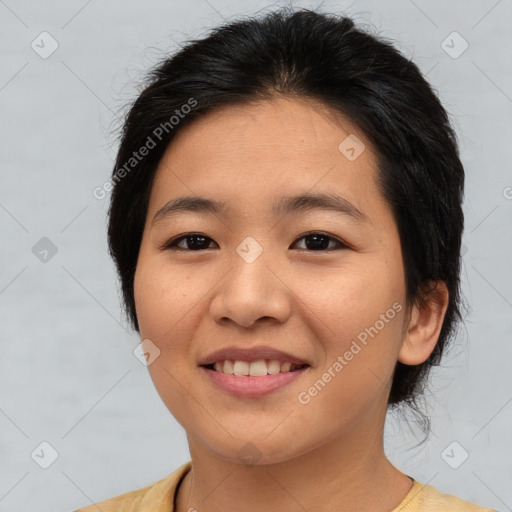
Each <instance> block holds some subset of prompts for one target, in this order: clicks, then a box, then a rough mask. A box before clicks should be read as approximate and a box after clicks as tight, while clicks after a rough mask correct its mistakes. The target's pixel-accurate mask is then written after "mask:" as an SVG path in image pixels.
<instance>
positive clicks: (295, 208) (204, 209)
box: [151, 193, 369, 224]
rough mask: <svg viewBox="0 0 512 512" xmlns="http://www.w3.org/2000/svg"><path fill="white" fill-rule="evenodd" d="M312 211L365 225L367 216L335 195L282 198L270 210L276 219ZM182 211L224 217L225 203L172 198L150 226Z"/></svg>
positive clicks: (304, 195)
mask: <svg viewBox="0 0 512 512" xmlns="http://www.w3.org/2000/svg"><path fill="white" fill-rule="evenodd" d="M314 210H328V211H334V212H337V213H341V214H343V215H346V216H347V217H348V218H350V219H352V220H355V221H357V222H368V221H369V219H368V217H367V216H366V215H365V214H364V213H363V212H362V211H361V210H359V209H358V208H357V207H356V206H355V205H354V204H352V203H351V202H350V201H349V200H348V199H345V198H344V197H341V196H338V195H337V194H334V193H332V194H324V193H318V194H310V193H304V194H299V195H295V196H287V197H281V198H280V199H279V200H278V201H277V202H275V203H274V205H273V207H272V213H273V214H274V215H275V216H284V215H287V214H290V213H293V214H301V213H307V212H310V211H314ZM181 212H198V213H210V214H226V212H227V204H226V203H224V202H222V201H216V200H213V199H208V198H206V197H199V196H183V197H177V198H175V199H171V200H170V201H168V202H167V203H166V204H165V205H164V206H162V208H160V209H159V210H158V211H157V212H156V213H155V215H154V217H153V220H152V221H151V224H154V223H155V222H157V221H159V220H161V219H163V218H164V217H169V216H172V215H176V214H178V213H181Z"/></svg>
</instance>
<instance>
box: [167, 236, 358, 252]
mask: <svg viewBox="0 0 512 512" xmlns="http://www.w3.org/2000/svg"><path fill="white" fill-rule="evenodd" d="M312 235H322V236H323V237H326V238H328V239H329V242H330V241H334V242H336V243H337V244H338V247H337V248H333V249H325V250H321V249H320V250H318V251H314V250H308V249H303V250H304V251H306V252H327V253H330V252H332V251H335V250H339V249H349V248H350V247H349V245H348V244H346V243H344V242H342V241H341V240H340V239H339V238H336V237H334V236H332V235H329V234H328V233H324V232H322V231H310V232H309V233H304V234H303V235H301V236H300V237H299V238H297V239H296V240H295V242H297V241H298V240H301V239H303V238H306V237H308V236H312ZM194 236H199V237H203V238H206V239H210V240H212V239H211V238H210V237H208V236H206V235H203V234H202V233H187V234H185V235H181V236H179V237H177V238H174V239H172V240H169V241H168V242H166V243H165V244H164V245H163V246H162V247H161V249H162V250H165V249H167V250H171V251H184V252H201V251H205V250H207V249H197V250H192V249H184V248H183V247H178V243H179V242H180V241H182V240H186V239H187V238H192V237H194ZM212 241H213V240H212ZM295 242H294V243H295Z"/></svg>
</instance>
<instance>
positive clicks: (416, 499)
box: [392, 480, 497, 512]
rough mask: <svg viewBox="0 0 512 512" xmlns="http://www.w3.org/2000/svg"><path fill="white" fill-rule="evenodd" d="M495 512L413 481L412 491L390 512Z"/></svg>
mask: <svg viewBox="0 0 512 512" xmlns="http://www.w3.org/2000/svg"><path fill="white" fill-rule="evenodd" d="M446 510H449V511H450V512H497V511H496V510H495V509H491V508H486V507H482V506H480V505H477V504H476V503H472V502H470V501H466V500H463V499H462V498H458V497H457V496H453V495H451V494H445V493H441V492H439V491H438V490H437V489H436V488H435V487H433V486H432V485H428V484H422V483H420V482H418V481H417V480H415V481H414V485H413V487H412V489H411V490H410V491H409V493H408V494H407V496H406V497H405V498H404V500H403V501H402V503H400V505H399V506H398V507H397V508H396V509H394V510H393V511H392V512H444V511H446Z"/></svg>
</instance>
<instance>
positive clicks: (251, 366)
mask: <svg viewBox="0 0 512 512" xmlns="http://www.w3.org/2000/svg"><path fill="white" fill-rule="evenodd" d="M201 366H202V367H203V368H206V369H208V370H212V371H216V372H218V373H222V374H225V375H235V376H238V377H264V376H266V375H275V374H278V373H290V372H296V371H298V370H301V369H303V368H306V367H308V366H309V365H308V364H293V363H290V362H282V361H277V360H263V359H262V360H259V361H253V362H248V361H233V360H225V361H219V362H216V363H211V364H204V365H201Z"/></svg>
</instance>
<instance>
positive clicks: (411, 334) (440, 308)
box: [398, 281, 449, 365]
mask: <svg viewBox="0 0 512 512" xmlns="http://www.w3.org/2000/svg"><path fill="white" fill-rule="evenodd" d="M430 284H431V285H432V286H431V288H429V291H428V292H427V293H426V294H425V295H424V296H423V300H422V301H421V305H417V304H414V305H413V306H412V311H411V315H410V320H409V325H408V326H407V328H406V329H405V334H404V339H403V341H402V346H401V348H400V352H399V353H398V360H399V361H400V362H401V363H403V364H408V365H417V364H421V363H423V362H424V361H426V360H427V358H428V356H429V355H430V354H431V353H432V351H433V350H434V348H435V346H436V344H437V340H438V339H439V333H440V332H441V328H442V326H443V320H444V315H445V313H446V310H447V308H448V299H449V292H448V288H447V286H446V283H445V282H444V281H432V282H431V283H430Z"/></svg>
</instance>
